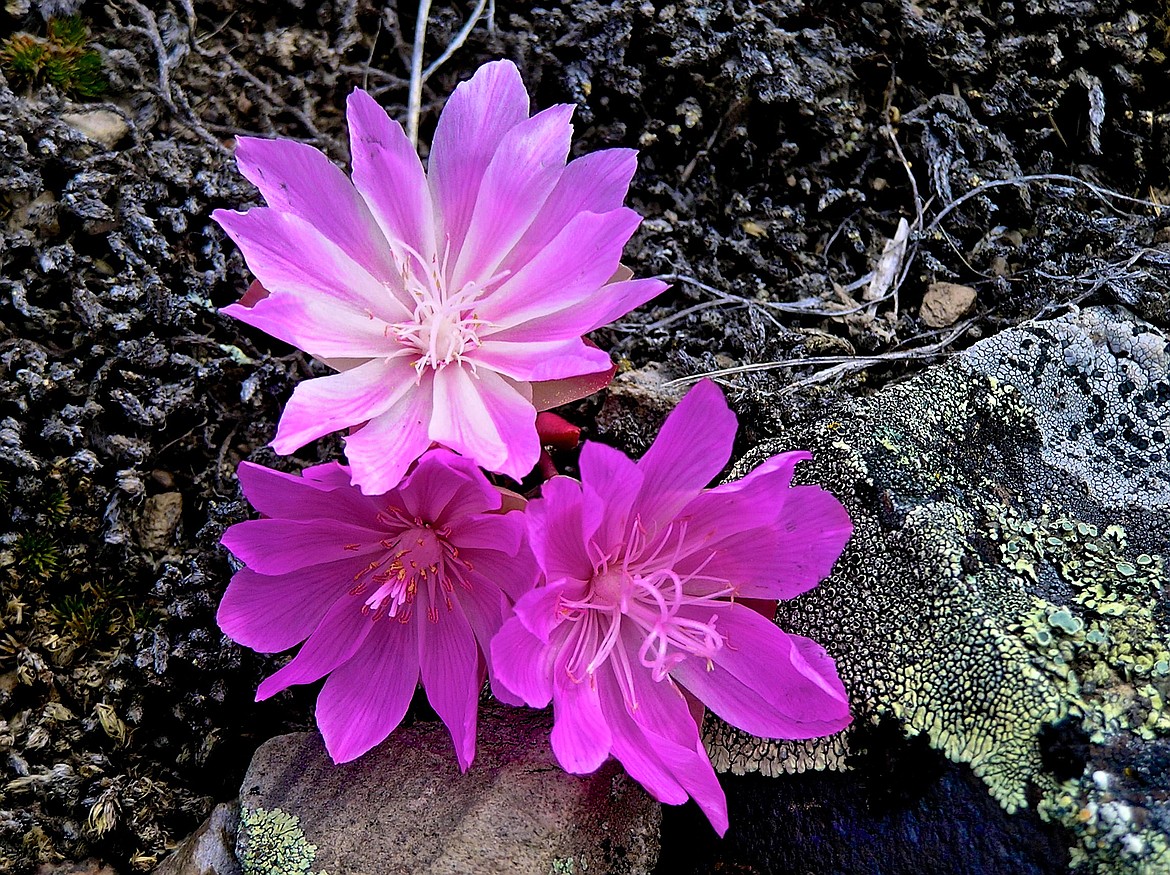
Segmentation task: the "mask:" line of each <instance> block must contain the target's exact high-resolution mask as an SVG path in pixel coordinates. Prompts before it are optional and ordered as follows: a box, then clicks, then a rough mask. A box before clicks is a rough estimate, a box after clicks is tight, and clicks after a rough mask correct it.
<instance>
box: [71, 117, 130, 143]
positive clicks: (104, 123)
mask: <svg viewBox="0 0 1170 875" xmlns="http://www.w3.org/2000/svg"><path fill="white" fill-rule="evenodd" d="M61 121H63V122H65V124H67V125H69V127H71V128H73V129H74V130H75V131H79V132H80V133H82V134H85V136H87V137H89V138H90V139H91V140H95V141H96V142H98V143H101V144H102V145H103V146H105V147H106V148H107V149H112V148H114V146H116V145H118V143H120V142H121V141H122V138H123V137H125V136H126V135H127V134H128V133H130V125H129V123H128V122H127V121H126V119H124V118H122V116H120V115H119V114H118V113H116V112H114V111H113V110H112V109H87V110H85V111H83V112H66V113H62V115H61Z"/></svg>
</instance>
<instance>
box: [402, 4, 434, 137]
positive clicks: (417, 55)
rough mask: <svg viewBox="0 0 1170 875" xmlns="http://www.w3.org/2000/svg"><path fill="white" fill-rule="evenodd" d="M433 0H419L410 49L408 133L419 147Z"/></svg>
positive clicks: (407, 106) (407, 102)
mask: <svg viewBox="0 0 1170 875" xmlns="http://www.w3.org/2000/svg"><path fill="white" fill-rule="evenodd" d="M430 15H431V0H419V2H418V20H416V21H415V23H414V46H413V47H412V48H411V51H410V92H409V96H408V98H407V101H406V135H407V136H408V137H409V138H410V145H412V146H414V148H415V149H417V148H418V119H419V116H420V115H421V114H422V87H423V43H424V42H426V38H427V19H428V18H429V17H430Z"/></svg>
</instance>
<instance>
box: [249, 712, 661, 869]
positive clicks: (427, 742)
mask: <svg viewBox="0 0 1170 875" xmlns="http://www.w3.org/2000/svg"><path fill="white" fill-rule="evenodd" d="M550 729H551V720H550V718H549V716H548V715H547V714H546V713H544V712H536V711H530V710H526V709H510V708H503V707H501V706H495V707H493V706H487V707H486V708H485V709H483V710H481V712H480V728H479V749H478V752H477V754H476V759H475V762H474V763H473V764H472V767H471V769H470V770H469V771H468V772H467V773H466V774H464V775H460V774H459V769H458V765H457V764H456V761H455V756H454V753H453V751H452V750H451V739H450V736H449V735H448V733H447V730H446V728H445V727H444V726H443V725H442V723H439V722H428V723H422V722H420V723H416V724H414V725H412V726H408V727H400V728H399V729H398V730H397V731H396V732H395V733H394V734H393V735H391V736H390V738H389V739H388V740H387V741H386V742H384V743H383V744H382V745H380V746H378V747H377V748H375V749H374V750H373V751H371V752H370V753H368V754H366V755H365V756H363V757H361V758H360V759H358V760H356V761H354V762H352V763H346V764H343V765H340V766H339V765H334V764H333V762H332V761H331V760H330V759H329V756H328V754H327V753H326V752H325V748H324V746H323V744H322V743H321V739H320V736H319V735H317V734H316V733H297V734H292V735H283V736H279V737H277V738H274V739H271V740H269V741H267V742H265V744H263V745H262V746H261V747H260V749H259V750H258V751H257V752H256V755H255V757H254V758H253V760H252V764H251V766H250V767H249V769H248V773H247V775H246V776H245V778H244V783H243V784H242V785H241V788H240V804H241V820H240V833H239V840H238V844H237V854H238V857H239V859H240V861H241V863H242V866H243V872H244V875H270V873H275V872H279V873H280V875H312V873H315V875H325V873H328V875H392V873H412V875H463V873H470V872H485V873H486V872H490V873H516V875H549V873H570V872H580V873H586V872H587V873H588V875H607V873H611V875H635V873H648V872H650V871H651V870H652V869H653V867H654V864H655V862H656V860H657V858H658V851H659V835H658V832H659V823H660V820H661V810H660V808H659V805H658V803H657V802H654V801H653V800H652V799H651V798H650V797H649V796H648V795H647V794H646V793H645V792H644V791H643V790H642V788H641V787H639V786H638V785H637V783H635V782H634V781H632V780H630V779H629V778H628V777H627V776H626V775H625V774H624V773H623V772H622V771H621V768H620V767H619V766H618V765H617V763H616V762H615V761H612V760H611V761H610V762H608V763H606V764H605V765H604V766H603V767H602V768H601V769H599V770H598V771H597V772H596V773H595V774H593V775H588V776H575V775H568V774H566V773H564V772H563V771H561V769H560V768H559V767H558V766H557V765H556V763H555V762H554V760H553V758H552V753H551V751H550V749H549V744H548V733H549V730H550Z"/></svg>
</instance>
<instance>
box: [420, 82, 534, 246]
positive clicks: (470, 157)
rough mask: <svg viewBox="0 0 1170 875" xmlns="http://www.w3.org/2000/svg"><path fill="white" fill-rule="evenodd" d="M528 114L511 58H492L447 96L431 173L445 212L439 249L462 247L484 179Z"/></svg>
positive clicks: (439, 231) (434, 143) (441, 211)
mask: <svg viewBox="0 0 1170 875" xmlns="http://www.w3.org/2000/svg"><path fill="white" fill-rule="evenodd" d="M527 118H528V92H527V91H525V90H524V83H523V81H521V79H520V71H519V70H517V69H516V65H515V64H513V63H512V62H511V61H493V62H491V63H489V64H484V65H483V66H482V67H480V68H479V69H478V70H477V71H476V72H475V75H474V76H472V77H471V79H469V80H468V81H466V82H462V83H460V84H459V85H458V86H457V87H456V88H455V92H454V93H453V94H452V95H451V97H450V98H449V99H448V100H447V105H446V106H445V107H443V112H442V114H441V115H440V116H439V122H438V124H437V125H436V126H435V136H434V139H433V141H432V143H431V156H430V162H429V165H428V167H427V179H428V181H429V183H430V187H431V196H432V198H433V200H434V203H435V206H436V207H437V210H438V213H439V214H440V216H441V218H442V225H441V227H440V228H438V229H436V231H437V234H438V247H437V251H438V253H439V255H440V257H442V254H443V252H444V251H445V249H446V246H447V245H448V243H449V244H450V247H451V252H459V250H460V249H461V247H462V246H463V238H464V235H466V233H467V226H468V224H469V223H470V222H471V214H472V210H473V209H474V208H475V201H476V197H477V195H478V194H479V188H480V183H481V181H482V180H483V176H484V173H485V171H486V170H487V168H488V164H489V163H490V162H491V160H492V156H493V155H494V154H495V152H496V149H497V148H498V147H499V145H500V141H501V140H503V138H504V135H505V134H507V133H508V131H510V130H511V129H512V128H514V127H515V126H516V125H518V124H520V123H521V122H522V121H524V120H525V119H527Z"/></svg>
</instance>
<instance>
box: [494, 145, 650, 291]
mask: <svg viewBox="0 0 1170 875" xmlns="http://www.w3.org/2000/svg"><path fill="white" fill-rule="evenodd" d="M637 167H638V153H637V152H635V151H634V150H633V149H603V150H601V151H600V152H590V153H589V154H588V155H582V156H581V157H580V158H577V159H575V160H573V161H570V162H569V164H568V166H567V167H565V169H564V172H563V173H561V175H560V178H559V179H558V180H557V185H556V188H554V189H553V190H552V194H550V195H549V196H548V199H547V200H546V201H545V202H544V204H543V205H542V206H541V208H540V212H539V213H537V215H536V218H535V219H534V220H533V221H532V224H531V225H530V226H529V228H528V230H527V231H525V232H524V236H523V237H522V238H520V242H519V243H517V244H516V246H515V247H514V248H513V249H512V251H511V252H509V253H508V257H507V258H506V259H504V263H503V264H501V265H500V269H501V270H508V271H511V272H513V273H515V272H516V270H518V269H519V268H521V267H523V266H524V265H525V264H527V263H528V262H529V261H530V260H531V259H532V257H533V256H534V255H535V254H536V253H537V252H539V251H540V250H541V249H543V248H544V247H545V246H547V245H548V244H549V243H550V242H552V239H553V238H554V237H555V236H556V235H557V231H559V230H560V229H561V228H563V227H564V226H565V225H567V224H568V223H569V221H570V220H571V219H572V218H573V217H574V216H575V215H577V214H578V213H608V212H609V211H610V210H616V209H617V208H618V207H620V206H621V205H622V202H623V201H624V200H625V199H626V191H627V190H628V189H629V187H630V179H632V178H633V176H634V171H635V170H636V169H637Z"/></svg>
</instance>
